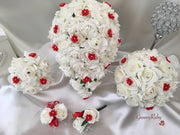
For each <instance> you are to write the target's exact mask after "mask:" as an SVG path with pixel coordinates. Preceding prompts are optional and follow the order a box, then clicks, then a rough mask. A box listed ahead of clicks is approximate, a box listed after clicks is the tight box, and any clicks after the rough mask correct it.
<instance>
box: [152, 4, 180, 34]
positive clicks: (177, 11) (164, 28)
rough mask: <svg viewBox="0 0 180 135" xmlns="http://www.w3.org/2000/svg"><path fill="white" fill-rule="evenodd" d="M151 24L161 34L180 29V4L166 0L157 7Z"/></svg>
mask: <svg viewBox="0 0 180 135" xmlns="http://www.w3.org/2000/svg"><path fill="white" fill-rule="evenodd" d="M151 24H152V26H153V28H154V29H155V30H156V33H158V34H159V35H161V36H164V35H165V34H169V33H172V32H175V31H177V30H179V29H180V5H178V4H176V3H173V2H170V1H165V2H163V3H162V4H160V5H159V6H157V7H156V8H155V10H154V11H153V14H152V17H151Z"/></svg>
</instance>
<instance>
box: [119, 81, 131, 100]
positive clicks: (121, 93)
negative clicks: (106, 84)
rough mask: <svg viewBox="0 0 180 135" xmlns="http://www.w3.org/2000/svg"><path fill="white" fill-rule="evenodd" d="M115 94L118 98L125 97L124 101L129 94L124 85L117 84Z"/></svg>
mask: <svg viewBox="0 0 180 135" xmlns="http://www.w3.org/2000/svg"><path fill="white" fill-rule="evenodd" d="M117 94H118V95H119V96H123V97H125V99H126V98H127V97H128V96H129V95H130V92H129V90H128V89H127V88H126V87H124V85H122V84H118V85H117Z"/></svg>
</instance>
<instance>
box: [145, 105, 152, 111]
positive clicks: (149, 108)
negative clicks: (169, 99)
mask: <svg viewBox="0 0 180 135" xmlns="http://www.w3.org/2000/svg"><path fill="white" fill-rule="evenodd" d="M152 109H154V106H152V107H147V108H146V110H148V111H149V110H152Z"/></svg>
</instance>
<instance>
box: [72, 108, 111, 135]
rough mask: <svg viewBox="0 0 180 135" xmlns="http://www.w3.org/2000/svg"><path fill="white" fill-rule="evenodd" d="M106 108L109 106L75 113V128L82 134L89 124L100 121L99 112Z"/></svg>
mask: <svg viewBox="0 0 180 135" xmlns="http://www.w3.org/2000/svg"><path fill="white" fill-rule="evenodd" d="M106 107H107V105H105V106H103V107H101V108H99V109H95V108H92V109H87V110H85V111H82V112H75V113H74V114H73V117H74V118H75V120H74V122H73V127H74V128H75V129H76V130H78V131H79V132H80V133H82V132H83V131H84V130H85V128H86V127H87V126H88V125H89V124H94V123H95V122H97V121H99V117H100V116H99V111H101V110H103V109H104V108H106Z"/></svg>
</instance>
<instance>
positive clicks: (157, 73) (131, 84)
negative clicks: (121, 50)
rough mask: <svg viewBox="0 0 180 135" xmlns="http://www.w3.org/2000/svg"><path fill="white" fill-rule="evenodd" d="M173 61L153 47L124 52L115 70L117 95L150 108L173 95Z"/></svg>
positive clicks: (175, 73)
mask: <svg viewBox="0 0 180 135" xmlns="http://www.w3.org/2000/svg"><path fill="white" fill-rule="evenodd" d="M172 63H173V61H171V59H170V58H168V57H164V56H163V55H161V54H159V53H158V51H157V50H155V49H154V50H145V49H143V50H142V51H136V52H134V53H132V54H129V55H127V56H124V58H123V59H122V60H121V61H120V64H121V65H120V66H118V67H117V68H116V71H115V81H116V83H117V93H118V95H120V96H122V97H124V98H125V100H126V103H127V104H128V105H131V106H141V107H144V108H146V109H147V110H151V109H153V108H154V106H162V105H164V104H165V102H167V101H168V100H169V98H170V97H173V95H172V94H173V92H174V91H175V90H176V88H177V84H178V82H177V76H178V73H177V72H176V70H175V68H174V66H173V64H172Z"/></svg>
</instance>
